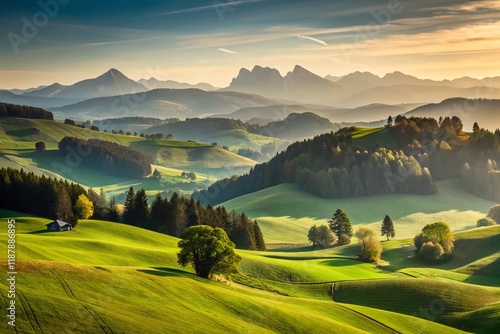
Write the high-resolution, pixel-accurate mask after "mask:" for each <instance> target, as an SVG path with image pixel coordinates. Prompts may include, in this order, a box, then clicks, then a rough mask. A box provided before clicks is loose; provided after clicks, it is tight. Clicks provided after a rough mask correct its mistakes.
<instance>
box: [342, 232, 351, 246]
mask: <svg viewBox="0 0 500 334" xmlns="http://www.w3.org/2000/svg"><path fill="white" fill-rule="evenodd" d="M350 243H351V237H350V236H348V235H347V234H341V235H340V237H339V244H341V245H348V244H350Z"/></svg>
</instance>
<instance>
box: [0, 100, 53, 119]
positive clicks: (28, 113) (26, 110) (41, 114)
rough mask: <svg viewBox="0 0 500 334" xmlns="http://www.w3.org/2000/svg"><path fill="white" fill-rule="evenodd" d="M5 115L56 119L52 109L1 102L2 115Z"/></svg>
mask: <svg viewBox="0 0 500 334" xmlns="http://www.w3.org/2000/svg"><path fill="white" fill-rule="evenodd" d="M5 116H7V117H19V118H32V119H50V120H53V119H54V115H53V114H52V113H51V112H50V111H47V110H45V109H42V108H36V107H30V106H21V105H18V104H10V103H1V102H0V117H5Z"/></svg>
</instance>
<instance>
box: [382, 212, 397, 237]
mask: <svg viewBox="0 0 500 334" xmlns="http://www.w3.org/2000/svg"><path fill="white" fill-rule="evenodd" d="M380 233H381V234H382V236H384V235H385V236H387V241H389V239H390V238H394V237H395V236H396V231H395V230H394V223H393V222H392V219H391V217H389V215H385V217H384V221H383V222H382V227H381V228H380Z"/></svg>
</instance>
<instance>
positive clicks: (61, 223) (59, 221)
mask: <svg viewBox="0 0 500 334" xmlns="http://www.w3.org/2000/svg"><path fill="white" fill-rule="evenodd" d="M54 223H56V224H57V225H59V227H64V226H66V225H71V224H70V223H66V222H65V221H62V220H54V221H53V222H52V223H49V224H46V225H45V226H47V225H52V224H54Z"/></svg>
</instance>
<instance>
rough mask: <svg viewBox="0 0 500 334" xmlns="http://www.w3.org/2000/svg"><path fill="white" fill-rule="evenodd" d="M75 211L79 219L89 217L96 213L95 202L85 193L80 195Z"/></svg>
mask: <svg viewBox="0 0 500 334" xmlns="http://www.w3.org/2000/svg"><path fill="white" fill-rule="evenodd" d="M75 212H76V215H77V218H79V219H89V217H91V216H92V215H93V214H94V203H92V201H91V200H89V199H88V198H87V196H85V195H84V194H81V195H80V196H78V199H77V200H76V203H75Z"/></svg>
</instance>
